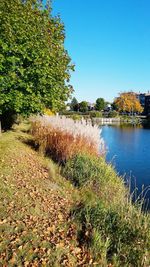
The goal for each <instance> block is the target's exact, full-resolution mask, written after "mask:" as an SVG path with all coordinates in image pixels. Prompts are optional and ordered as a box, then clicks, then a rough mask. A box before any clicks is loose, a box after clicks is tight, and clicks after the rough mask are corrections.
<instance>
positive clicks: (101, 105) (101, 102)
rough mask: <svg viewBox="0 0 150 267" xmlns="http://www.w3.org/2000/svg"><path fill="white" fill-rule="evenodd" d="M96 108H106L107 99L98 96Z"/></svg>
mask: <svg viewBox="0 0 150 267" xmlns="http://www.w3.org/2000/svg"><path fill="white" fill-rule="evenodd" d="M95 108H96V110H99V111H101V110H103V109H104V108H105V100H104V99H103V98H97V100H96V105H95Z"/></svg>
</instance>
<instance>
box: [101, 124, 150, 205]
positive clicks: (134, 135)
mask: <svg viewBox="0 0 150 267" xmlns="http://www.w3.org/2000/svg"><path fill="white" fill-rule="evenodd" d="M102 136H103V138H104V141H105V144H106V148H107V154H106V160H107V162H112V164H113V165H114V167H115V169H116V171H117V172H118V173H119V174H120V175H125V178H124V179H125V180H126V181H130V182H129V183H130V185H131V191H132V192H133V190H134V189H135V187H137V188H138V190H137V194H138V195H139V194H140V193H141V191H142V190H143V189H144V188H145V190H144V192H143V195H144V196H145V198H146V203H147V205H148V208H150V128H145V127H143V126H141V125H140V126H132V125H111V126H110V125H105V126H102ZM148 187H149V190H148Z"/></svg>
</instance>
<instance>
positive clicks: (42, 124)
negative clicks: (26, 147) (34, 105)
mask: <svg viewBox="0 0 150 267" xmlns="http://www.w3.org/2000/svg"><path fill="white" fill-rule="evenodd" d="M31 131H32V134H33V136H34V138H35V141H36V142H37V143H38V144H39V146H40V148H41V149H42V150H43V151H44V152H45V153H49V154H50V155H51V156H52V158H53V159H54V160H56V161H57V162H59V163H65V162H66V161H67V160H68V159H69V158H72V157H73V156H75V155H76V154H78V153H79V152H86V153H89V154H92V155H96V156H99V155H100V156H102V155H103V154H104V152H105V148H104V142H103V139H102V138H101V136H100V133H101V131H100V129H99V127H98V126H97V125H94V126H92V124H91V122H90V121H89V122H86V121H85V120H81V121H74V120H72V119H69V118H66V117H59V116H38V117H35V118H32V127H31Z"/></svg>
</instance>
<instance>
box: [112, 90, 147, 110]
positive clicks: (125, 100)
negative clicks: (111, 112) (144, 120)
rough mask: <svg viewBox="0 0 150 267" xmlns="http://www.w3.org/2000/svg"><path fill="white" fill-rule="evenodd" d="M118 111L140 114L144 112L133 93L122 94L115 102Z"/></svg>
mask: <svg viewBox="0 0 150 267" xmlns="http://www.w3.org/2000/svg"><path fill="white" fill-rule="evenodd" d="M114 104H115V106H116V107H117V109H118V111H121V112H139V113H141V112H142V111H143V108H142V106H141V104H140V102H139V100H138V99H137V98H136V94H135V93H133V92H125V93H121V94H120V96H119V97H117V98H116V99H115V101H114Z"/></svg>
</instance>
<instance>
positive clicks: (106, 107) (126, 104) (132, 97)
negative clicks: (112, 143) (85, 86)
mask: <svg viewBox="0 0 150 267" xmlns="http://www.w3.org/2000/svg"><path fill="white" fill-rule="evenodd" d="M70 108H71V110H73V111H80V112H87V111H90V110H95V111H103V112H111V113H112V112H113V111H115V112H114V113H112V114H114V116H116V114H117V112H118V113H124V112H126V113H129V114H130V113H142V112H143V108H142V106H141V104H140V102H139V100H138V99H137V97H136V94H135V93H133V92H123V93H121V94H119V97H117V98H116V99H115V100H114V101H113V103H109V102H107V101H105V100H104V98H97V100H96V102H95V104H94V105H92V107H91V106H90V103H88V102H87V101H82V102H80V103H78V101H77V99H76V98H75V97H74V98H73V99H72V101H71V104H70Z"/></svg>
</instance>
